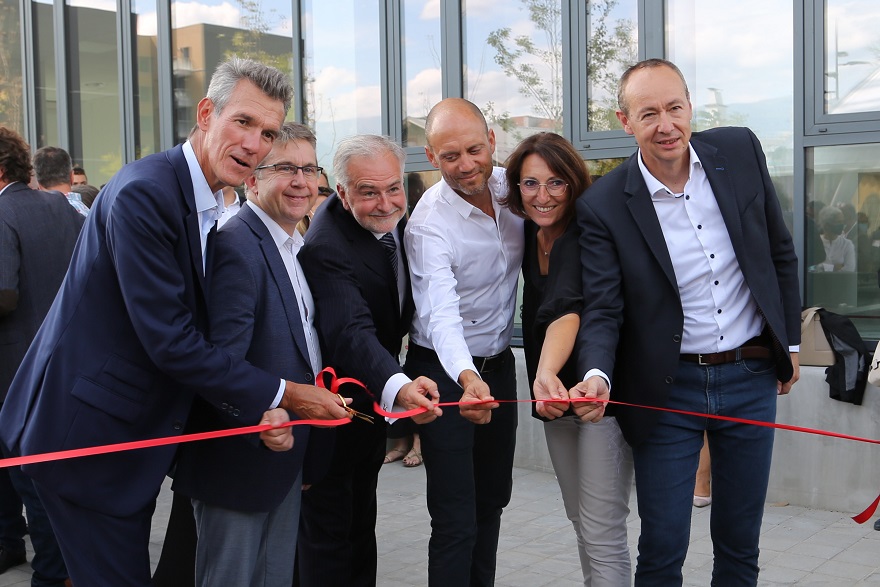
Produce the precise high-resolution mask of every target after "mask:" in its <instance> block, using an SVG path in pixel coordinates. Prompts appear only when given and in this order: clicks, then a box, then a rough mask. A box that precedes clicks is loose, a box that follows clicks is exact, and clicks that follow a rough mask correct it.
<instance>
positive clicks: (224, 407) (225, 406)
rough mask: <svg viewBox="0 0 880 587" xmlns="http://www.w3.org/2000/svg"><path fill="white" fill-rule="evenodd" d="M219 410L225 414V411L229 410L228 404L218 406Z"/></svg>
mask: <svg viewBox="0 0 880 587" xmlns="http://www.w3.org/2000/svg"><path fill="white" fill-rule="evenodd" d="M220 409H221V410H223V411H224V412H225V411H226V410H228V409H229V404H227V403H226V402H223V403H222V404H220Z"/></svg>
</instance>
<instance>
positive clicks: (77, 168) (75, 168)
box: [73, 165, 86, 175]
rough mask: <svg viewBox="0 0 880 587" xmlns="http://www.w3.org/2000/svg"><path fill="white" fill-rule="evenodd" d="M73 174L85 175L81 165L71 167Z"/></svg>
mask: <svg viewBox="0 0 880 587" xmlns="http://www.w3.org/2000/svg"><path fill="white" fill-rule="evenodd" d="M73 174H74V175H85V174H86V170H85V169H83V168H82V165H74V166H73Z"/></svg>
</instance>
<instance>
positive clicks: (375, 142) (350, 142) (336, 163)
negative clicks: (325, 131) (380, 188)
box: [333, 135, 406, 189]
mask: <svg viewBox="0 0 880 587" xmlns="http://www.w3.org/2000/svg"><path fill="white" fill-rule="evenodd" d="M385 153H391V154H393V155H394V156H395V157H397V160H398V161H400V175H401V176H403V166H404V164H405V163H406V153H404V152H403V149H402V148H401V147H400V145H398V144H397V143H396V142H394V141H393V140H392V139H391V138H390V137H384V136H381V135H354V136H352V137H348V138H346V139H343V140H342V142H340V143H339V146H338V147H336V154H335V155H334V156H333V173H334V175H336V182H337V183H338V184H339V185H341V186H343V187H345V189H349V188H350V187H351V186H350V185H349V184H350V183H351V177H349V175H348V165H349V163H351V160H352V159H355V158H357V157H377V156H380V155H384V154H385Z"/></svg>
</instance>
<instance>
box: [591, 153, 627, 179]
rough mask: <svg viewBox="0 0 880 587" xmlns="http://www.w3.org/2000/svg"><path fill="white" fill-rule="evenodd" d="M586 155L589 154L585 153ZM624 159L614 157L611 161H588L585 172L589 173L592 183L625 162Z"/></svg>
mask: <svg viewBox="0 0 880 587" xmlns="http://www.w3.org/2000/svg"><path fill="white" fill-rule="evenodd" d="M587 154H589V151H587ZM626 159H627V158H626V157H615V158H613V159H588V160H587V170H588V171H589V172H590V177H591V178H592V179H593V181H596V180H597V179H599V178H600V177H602V176H603V175H605V174H606V173H609V172H610V171H611V170H613V169H614V168H615V167H617V166H618V165H620V164H621V163H623V162H624V161H626Z"/></svg>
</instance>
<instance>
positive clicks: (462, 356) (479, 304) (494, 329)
mask: <svg viewBox="0 0 880 587" xmlns="http://www.w3.org/2000/svg"><path fill="white" fill-rule="evenodd" d="M489 191H490V192H491V193H492V196H493V199H492V207H493V209H494V211H495V219H494V220H493V219H492V218H490V217H489V216H487V215H486V214H485V213H483V212H482V211H481V210H479V209H478V208H475V207H474V206H472V205H471V204H469V203H468V202H467V201H465V200H464V199H463V198H461V197H460V196H459V195H458V194H456V193H455V192H454V191H453V190H452V188H450V187H449V185H448V184H447V183H446V182H445V181H443V180H441V181H440V182H439V183H437V184H435V185H434V186H432V187H431V188H429V189H428V190H427V191H426V192H425V193H424V195H423V196H422V198H421V199H420V200H419V203H418V204H417V205H416V209H415V210H414V211H413V214H412V217H411V218H410V220H409V222H408V223H407V226H406V232H405V235H404V246H405V247H406V254H407V258H408V260H409V269H410V275H411V277H412V288H413V300H414V301H415V306H416V312H415V316H414V317H413V325H412V330H411V332H410V340H411V341H412V342H413V343H415V344H417V345H420V346H423V347H426V348H430V349H434V351H435V352H436V353H437V355H438V356H439V358H440V363H441V364H442V365H443V369H444V370H445V371H446V373H447V374H448V375H449V377H451V378H452V380H453V381H458V377H459V375H460V374H461V372H462V371H465V370H466V369H470V370H472V371H474V372H476V373H479V371H478V370H477V368H476V366H475V365H474V361H473V359H472V355H473V356H479V357H488V356H493V355H497V354H498V353H500V352H502V351H503V350H504V349H506V348H507V347H508V346H509V345H510V339H511V336H512V335H513V317H514V313H515V312H516V291H517V280H518V279H519V272H520V266H521V264H522V256H523V247H524V235H523V221H522V219H521V218H518V217H516V216H514V214H513V213H512V212H510V210H508V209H507V208H504V207H502V206H500V205H498V199H499V198H501V197H504V196H505V195H506V194H507V182H506V180H505V178H504V169H502V168H501V167H496V168H495V169H494V171H493V173H492V177H491V179H490V180H489Z"/></svg>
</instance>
